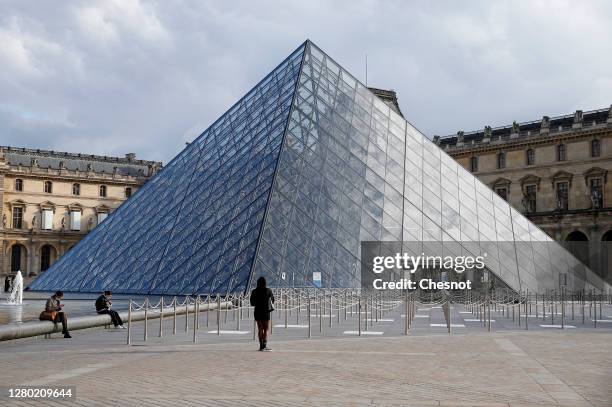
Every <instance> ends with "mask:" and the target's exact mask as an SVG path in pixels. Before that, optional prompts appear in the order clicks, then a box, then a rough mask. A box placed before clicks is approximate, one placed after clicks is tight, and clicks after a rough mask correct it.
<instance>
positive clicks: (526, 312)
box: [525, 290, 531, 330]
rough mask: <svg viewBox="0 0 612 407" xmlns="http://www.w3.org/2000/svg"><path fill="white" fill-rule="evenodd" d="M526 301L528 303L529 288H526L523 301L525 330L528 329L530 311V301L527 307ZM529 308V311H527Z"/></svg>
mask: <svg viewBox="0 0 612 407" xmlns="http://www.w3.org/2000/svg"><path fill="white" fill-rule="evenodd" d="M527 303H529V290H527V300H526V302H525V330H529V322H528V321H529V313H530V312H531V303H529V304H530V305H529V307H527ZM528 309H529V311H528Z"/></svg>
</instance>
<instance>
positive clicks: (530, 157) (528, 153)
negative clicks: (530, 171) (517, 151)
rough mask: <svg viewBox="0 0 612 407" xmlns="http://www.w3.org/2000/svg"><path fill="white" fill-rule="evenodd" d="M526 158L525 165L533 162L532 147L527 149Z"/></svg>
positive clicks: (533, 153)
mask: <svg viewBox="0 0 612 407" xmlns="http://www.w3.org/2000/svg"><path fill="white" fill-rule="evenodd" d="M526 158H527V165H534V164H535V150H534V149H533V148H530V149H528V150H527V153H526Z"/></svg>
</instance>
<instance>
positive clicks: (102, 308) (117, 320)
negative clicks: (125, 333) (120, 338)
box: [96, 291, 125, 329]
mask: <svg viewBox="0 0 612 407" xmlns="http://www.w3.org/2000/svg"><path fill="white" fill-rule="evenodd" d="M112 298H113V294H112V293H111V292H110V291H104V294H102V295H101V296H99V297H98V299H97V300H96V311H97V312H98V314H108V315H110V317H111V321H112V322H113V325H115V328H121V329H125V327H124V326H123V321H122V320H121V317H120V316H119V313H118V312H117V311H115V310H113V309H111V306H112V305H113V303H112V302H111V299H112Z"/></svg>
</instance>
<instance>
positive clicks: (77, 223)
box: [70, 211, 81, 231]
mask: <svg viewBox="0 0 612 407" xmlns="http://www.w3.org/2000/svg"><path fill="white" fill-rule="evenodd" d="M70 230H77V231H78V230H81V211H70Z"/></svg>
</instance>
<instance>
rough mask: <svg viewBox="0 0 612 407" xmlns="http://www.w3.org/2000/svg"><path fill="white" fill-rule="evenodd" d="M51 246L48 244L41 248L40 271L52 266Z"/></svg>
mask: <svg viewBox="0 0 612 407" xmlns="http://www.w3.org/2000/svg"><path fill="white" fill-rule="evenodd" d="M51 250H52V248H51V246H49V245H48V244H46V245H44V246H43V247H41V248H40V271H45V270H47V269H48V268H49V267H51Z"/></svg>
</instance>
